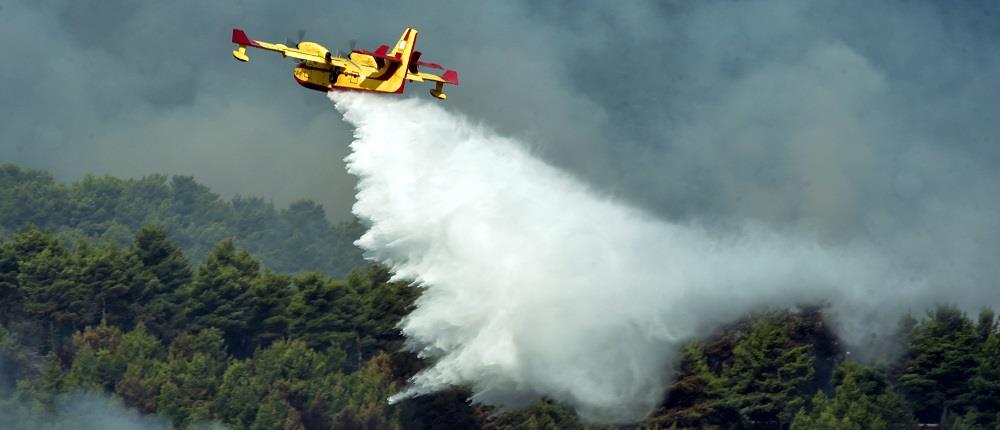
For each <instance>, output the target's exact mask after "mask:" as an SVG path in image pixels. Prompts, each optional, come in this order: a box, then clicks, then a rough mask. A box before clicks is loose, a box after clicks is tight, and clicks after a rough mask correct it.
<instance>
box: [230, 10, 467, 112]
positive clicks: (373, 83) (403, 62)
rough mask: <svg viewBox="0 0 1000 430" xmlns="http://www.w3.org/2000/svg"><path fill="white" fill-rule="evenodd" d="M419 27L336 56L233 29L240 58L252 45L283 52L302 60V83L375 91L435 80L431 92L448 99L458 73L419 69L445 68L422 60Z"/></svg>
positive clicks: (322, 87) (297, 74)
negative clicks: (385, 42)
mask: <svg viewBox="0 0 1000 430" xmlns="http://www.w3.org/2000/svg"><path fill="white" fill-rule="evenodd" d="M416 42H417V30H415V29H413V28H407V29H406V30H405V31H404V32H403V35H402V37H400V39H399V41H398V42H396V45H395V46H393V47H392V50H391V51H390V50H389V47H388V46H385V45H383V46H380V47H379V49H377V50H376V51H375V52H368V51H362V50H352V52H350V53H349V54H348V55H347V56H346V57H337V56H333V55H332V54H331V53H330V50H328V49H327V48H326V47H324V46H323V45H320V44H318V43H315V42H299V43H298V44H296V46H295V47H294V48H293V47H289V46H287V45H283V44H272V43H267V42H262V41H259V40H253V39H250V38H248V37H247V36H246V33H244V32H243V30H240V29H233V43H236V44H237V45H239V46H238V47H237V49H236V50H235V51H233V56H234V57H236V59H237V60H240V61H244V62H246V61H250V58H249V57H248V56H247V55H246V48H247V47H248V46H252V47H256V48H261V49H266V50H270V51H276V52H280V53H281V54H282V55H283V56H285V57H290V58H296V59H299V60H302V61H301V62H300V63H299V64H298V65H297V66H296V67H295V69H294V70H293V76H294V77H295V81H296V82H298V83H299V84H300V85H302V86H304V87H306V88H309V89H313V90H318V91H323V92H327V91H335V90H347V91H372V92H380V93H396V94H399V93H402V92H403V88H404V87H405V86H406V82H407V81H414V82H423V81H432V82H435V83H436V85H435V88H434V89H432V90H431V91H430V92H431V95H432V96H434V97H436V98H438V99H441V100H444V99H447V97H448V96H447V95H445V94H444V92H443V88H444V84H451V85H458V73H456V72H455V71H453V70H447V71H445V72H444V74H443V75H441V76H438V75H435V74H432V73H426V72H421V71H419V68H420V67H428V68H434V69H442V70H443V68H442V67H441V66H440V65H437V64H433V63H423V62H420V61H419V58H420V52H417V51H414V47H415V45H416Z"/></svg>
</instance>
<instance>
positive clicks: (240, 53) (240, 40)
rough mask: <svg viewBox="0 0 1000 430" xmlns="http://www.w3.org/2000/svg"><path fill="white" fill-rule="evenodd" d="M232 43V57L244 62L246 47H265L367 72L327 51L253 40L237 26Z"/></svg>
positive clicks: (292, 56)
mask: <svg viewBox="0 0 1000 430" xmlns="http://www.w3.org/2000/svg"><path fill="white" fill-rule="evenodd" d="M233 43H235V44H237V45H239V48H237V49H236V50H235V51H233V57H236V59H237V60H240V61H243V62H246V61H250V57H248V56H247V55H246V47H247V46H253V47H254V48H260V49H266V50H268V51H274V52H280V53H281V55H283V56H285V57H290V58H296V59H299V60H305V61H312V62H314V63H320V64H329V65H331V66H335V67H341V68H345V69H354V70H357V71H358V72H359V73H362V74H367V73H365V71H364V70H362V69H361V67H359V66H358V65H357V64H355V63H354V62H353V61H349V60H347V59H344V58H340V57H334V56H332V55H330V53H329V52H327V54H326V56H320V55H316V54H314V53H311V52H304V51H301V50H299V49H296V48H292V47H289V46H287V45H285V44H282V43H268V42H264V41H260V40H254V39H251V38H249V37H247V34H246V33H245V32H244V31H243V30H240V29H238V28H234V29H233Z"/></svg>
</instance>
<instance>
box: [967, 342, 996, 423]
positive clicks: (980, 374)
mask: <svg viewBox="0 0 1000 430" xmlns="http://www.w3.org/2000/svg"><path fill="white" fill-rule="evenodd" d="M976 358H977V360H976V361H977V363H978V366H976V368H975V371H974V372H973V374H972V378H971V379H970V381H969V391H968V394H966V395H965V398H964V399H963V400H964V402H963V403H965V404H966V405H968V406H969V407H970V411H969V414H968V415H967V418H966V421H967V422H968V424H970V425H977V426H981V427H983V428H994V427H997V426H1000V334H998V333H995V332H994V333H992V334H991V335H990V337H989V338H988V339H987V340H986V344H985V345H983V348H982V350H981V351H980V352H979V354H978V355H977V357H976Z"/></svg>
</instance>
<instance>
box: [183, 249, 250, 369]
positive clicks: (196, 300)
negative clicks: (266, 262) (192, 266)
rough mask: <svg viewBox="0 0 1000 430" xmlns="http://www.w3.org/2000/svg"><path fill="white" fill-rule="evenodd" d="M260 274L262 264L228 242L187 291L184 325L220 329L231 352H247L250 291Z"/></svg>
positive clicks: (215, 253) (199, 273)
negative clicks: (238, 250) (248, 294)
mask: <svg viewBox="0 0 1000 430" xmlns="http://www.w3.org/2000/svg"><path fill="white" fill-rule="evenodd" d="M259 275H260V265H259V264H258V263H257V261H255V260H254V259H253V257H251V256H250V254H248V253H247V252H245V251H240V252H237V251H236V247H235V245H234V244H233V241H232V239H227V240H224V241H222V242H220V243H219V245H218V246H217V247H216V248H215V250H213V251H212V253H211V254H209V255H208V258H207V259H206V260H205V263H204V264H203V265H202V266H201V267H200V268H199V269H198V273H197V274H196V275H195V279H194V282H192V283H191V284H190V285H189V287H188V288H187V289H186V291H185V292H186V297H187V300H186V302H185V303H184V320H183V323H185V324H183V325H185V326H187V327H188V328H189V329H191V330H202V329H206V328H218V329H220V330H222V335H223V338H224V339H225V341H226V345H227V346H228V347H229V350H230V351H231V352H233V353H235V354H239V355H243V354H245V353H247V350H248V348H249V346H250V343H251V339H250V336H248V334H249V330H248V329H249V327H248V326H249V321H250V318H251V311H252V308H251V304H250V303H249V300H248V296H247V292H248V291H249V290H250V288H251V285H252V284H253V283H254V282H255V281H256V279H257V277H258V276H259Z"/></svg>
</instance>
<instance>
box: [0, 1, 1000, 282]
mask: <svg viewBox="0 0 1000 430" xmlns="http://www.w3.org/2000/svg"><path fill="white" fill-rule="evenodd" d="M286 6H287V5H286V4H278V3H277V2H263V1H244V0H239V1H237V0H230V1H213V2H195V1H176V2H146V3H139V2H133V1H124V0H107V1H101V2H90V3H81V2H78V1H71V0H66V1H54V0H53V1H44V2H29V1H12V0H0V40H3V41H4V43H3V44H0V57H2V58H3V59H4V60H3V61H2V62H0V94H2V95H3V96H2V97H0V161H2V162H15V163H19V164H21V165H24V166H28V167H35V168H42V169H47V170H50V171H52V172H53V173H54V174H55V175H56V177H57V178H58V179H60V180H72V179H76V178H79V177H81V176H82V175H84V174H86V173H98V174H102V173H110V174H114V175H119V176H141V175H145V174H149V173H168V174H188V175H194V176H195V177H197V178H198V179H199V180H201V181H203V182H205V183H207V184H209V185H210V186H212V187H213V188H214V189H215V190H217V191H219V192H222V193H223V194H225V195H230V194H232V193H246V194H256V195H263V196H265V197H269V198H272V199H274V200H275V202H276V203H279V204H286V203H288V202H289V201H291V200H294V199H298V198H311V199H315V200H317V201H320V202H321V203H323V204H324V205H325V207H326V208H327V209H328V211H329V212H330V213H331V214H333V215H334V216H336V217H341V218H343V217H346V216H347V215H348V213H349V206H350V204H351V203H352V202H353V194H354V191H353V186H354V179H353V178H352V177H350V176H349V175H347V174H346V173H345V171H344V166H343V162H342V158H343V157H344V156H345V155H346V154H347V144H348V143H349V142H350V137H351V136H350V134H351V131H350V129H349V128H348V127H347V125H346V124H345V123H343V121H342V120H341V119H340V117H339V115H338V114H337V113H336V112H335V111H334V110H333V107H332V105H331V103H330V101H329V100H327V99H326V97H324V96H323V95H322V94H320V93H317V92H313V91H307V90H305V89H302V88H300V87H298V85H296V84H295V83H294V81H293V80H292V77H291V67H292V65H293V64H292V63H291V62H290V61H288V60H285V59H282V58H280V57H279V56H277V55H274V54H273V53H267V52H251V53H250V55H251V58H252V60H251V62H250V63H249V64H243V63H239V62H237V61H235V60H234V59H233V58H232V57H231V56H230V54H229V52H230V51H231V49H232V45H231V44H230V43H229V38H230V31H231V29H232V28H233V27H237V26H238V27H242V28H245V29H246V30H247V32H248V34H249V35H250V36H251V37H256V38H260V39H264V40H275V41H282V40H284V39H285V38H288V37H294V35H295V33H296V31H297V30H298V29H305V30H306V32H307V39H313V40H316V41H319V42H322V43H325V44H327V45H328V46H330V47H331V48H334V49H336V48H338V47H346V45H347V40H348V39H351V38H354V39H358V40H359V46H360V47H362V48H369V49H371V48H374V47H375V46H377V45H379V44H381V43H389V42H391V41H394V40H396V38H397V37H398V36H399V34H400V32H401V31H402V29H403V27H405V26H413V27H416V28H418V29H419V30H420V31H421V33H420V39H419V45H418V46H419V48H420V49H421V50H422V51H424V58H425V59H427V60H429V61H434V62H439V63H442V64H444V65H446V66H448V67H450V68H454V69H456V70H458V71H459V73H460V78H461V81H462V85H461V86H459V87H457V88H454V89H452V90H451V92H450V98H449V100H448V101H447V102H445V104H446V106H447V107H448V108H449V109H453V110H455V111H460V112H462V113H464V114H466V115H468V116H469V117H471V118H472V119H473V120H478V121H482V123H483V124H485V125H487V126H489V127H494V128H496V129H498V131H500V132H501V133H503V134H507V135H512V136H514V137H517V138H519V139H521V140H524V141H526V142H529V144H530V145H532V147H531V150H532V151H533V152H535V153H536V154H539V155H540V156H542V157H543V158H544V159H545V160H547V161H549V162H551V163H553V164H555V165H557V166H559V167H561V168H564V169H566V170H567V171H568V172H570V173H571V174H573V175H574V176H577V177H579V178H581V179H582V180H584V181H585V182H586V183H588V184H589V185H590V186H591V187H592V188H593V189H595V190H596V191H597V192H598V193H601V194H605V195H611V196H614V197H616V198H618V199H620V200H623V201H625V202H628V203H630V204H632V205H635V206H639V207H641V208H644V209H647V210H649V211H651V212H652V213H654V214H657V215H659V216H661V217H664V218H668V219H671V220H675V221H685V222H695V223H701V224H724V223H728V222H731V221H740V222H742V221H746V220H751V221H760V222H763V223H766V224H770V225H775V226H780V227H781V228H788V229H805V230H809V231H815V232H816V233H817V234H818V235H819V236H820V237H822V238H824V240H830V241H850V240H865V241H868V242H873V243H876V244H883V245H885V247H886V249H891V250H892V252H894V253H898V254H901V255H904V256H905V257H906V258H904V260H905V261H910V262H911V264H913V265H914V266H926V265H928V264H932V263H933V264H938V265H941V266H942V267H947V268H948V270H943V271H939V273H948V275H947V276H946V275H940V276H941V279H940V282H942V283H952V282H963V283H964V282H968V283H970V284H977V285H982V284H983V283H986V282H993V281H992V280H994V279H996V278H997V277H998V276H997V275H1000V273H997V271H998V270H1000V269H997V267H1000V265H996V264H995V262H996V260H997V257H998V255H1000V217H998V216H997V215H998V212H1000V210H998V209H1000V200H998V198H997V190H998V189H1000V169H998V168H997V167H998V162H1000V142H998V140H1000V139H998V137H997V136H998V131H1000V130H998V129H1000V121H997V118H1000V104H998V103H997V102H996V101H997V100H1000V79H998V76H1000V3H997V2H995V1H967V2H961V3H948V4H947V5H944V4H943V3H940V2H934V1H882V2H863V1H853V2H852V1H846V2H845V1H830V2H806V1H756V2H734V1H704V2H693V1H692V2H663V1H660V2H653V1H639V0H636V1H627V2H619V1H614V2H613V1H600V2H578V1H552V2H532V1H524V2H516V1H511V2H482V3H477V2H466V1H428V2H402V1H400V2H376V3H374V4H373V3H371V2H336V3H335V2H319V1H301V2H296V3H295V6H296V7H294V8H288V7H286ZM427 89H429V87H428V86H426V85H424V86H420V85H413V86H412V88H410V89H408V96H410V97H429V96H428V95H427V94H426V91H427ZM958 280H960V281H958ZM953 291H961V289H960V288H959V287H956V289H955V290H953Z"/></svg>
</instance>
